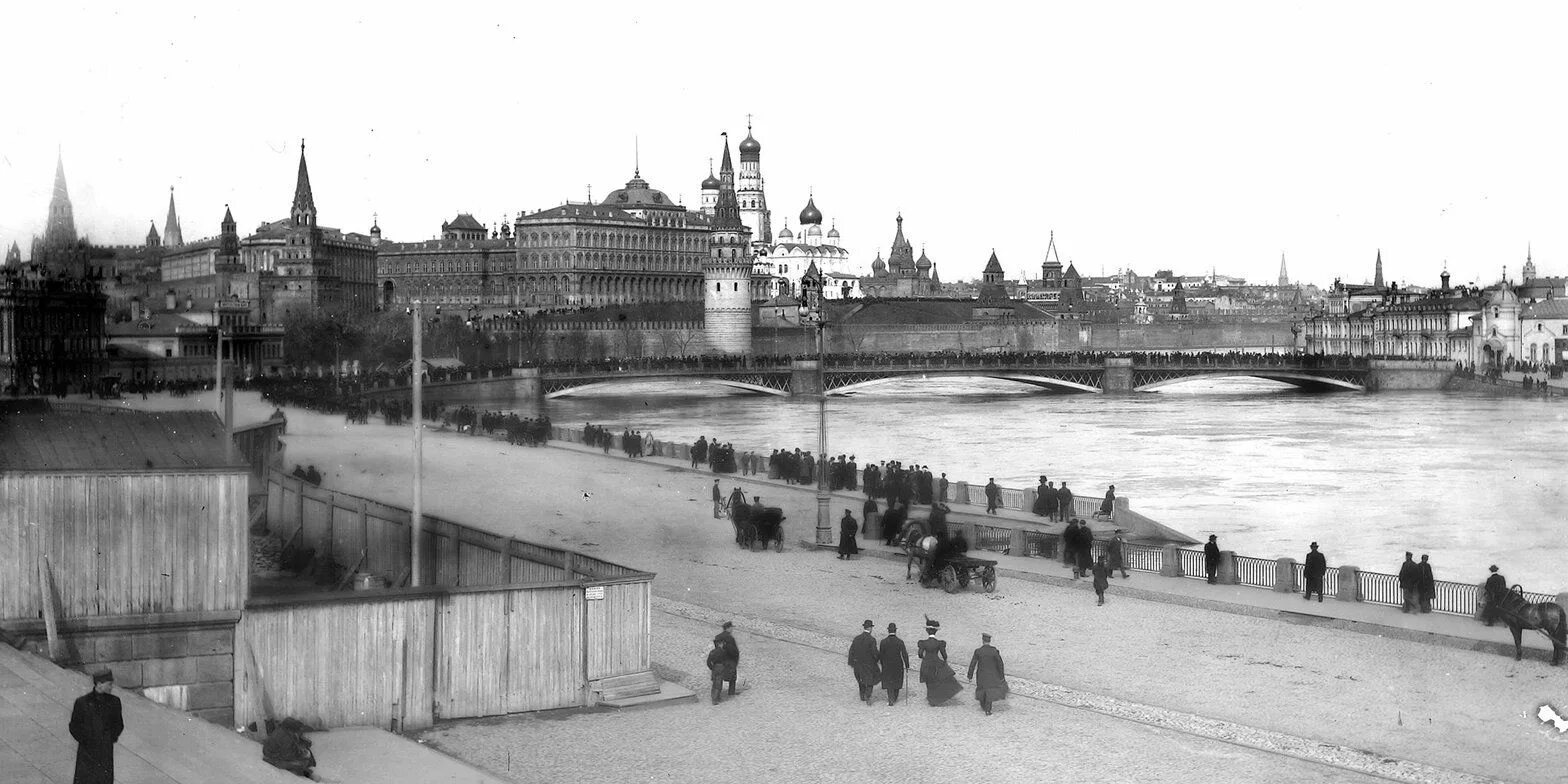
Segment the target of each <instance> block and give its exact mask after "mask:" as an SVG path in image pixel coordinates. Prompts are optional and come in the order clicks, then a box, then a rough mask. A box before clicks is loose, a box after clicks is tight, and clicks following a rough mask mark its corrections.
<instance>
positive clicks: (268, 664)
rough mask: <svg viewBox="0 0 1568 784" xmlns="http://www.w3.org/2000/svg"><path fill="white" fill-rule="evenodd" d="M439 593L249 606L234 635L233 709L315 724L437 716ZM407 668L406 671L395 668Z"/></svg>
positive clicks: (247, 718) (424, 722) (245, 720)
mask: <svg viewBox="0 0 1568 784" xmlns="http://www.w3.org/2000/svg"><path fill="white" fill-rule="evenodd" d="M438 598H439V597H436V596H415V597H388V598H387V599H385V600H379V601H352V602H314V603H308V604H294V605H288V606H282V607H266V608H256V609H250V610H247V611H246V612H245V615H244V617H243V618H242V619H241V620H240V623H239V626H238V627H237V628H236V629H235V635H234V718H235V723H236V724H237V725H239V726H245V725H248V724H250V723H251V722H255V723H256V724H257V726H262V725H263V720H264V719H266V718H268V716H266V715H265V711H264V708H263V704H264V703H263V700H262V689H263V688H265V689H266V697H267V700H268V701H269V702H270V704H271V706H272V712H273V716H271V718H274V719H277V718H282V717H284V716H294V717H295V718H298V719H300V720H301V721H303V722H305V723H306V724H310V725H311V726H315V727H351V726H377V727H384V728H385V727H390V726H391V723H392V720H393V719H394V718H398V719H399V720H400V723H401V724H402V725H404V726H407V727H409V728H419V727H428V726H430V725H431V724H432V721H433V716H432V713H431V700H430V695H431V688H432V682H433V663H434V661H435V656H434V653H433V650H432V647H431V646H432V643H433V640H434V632H433V627H434V625H435V614H436V612H437V603H438ZM399 674H401V677H399Z"/></svg>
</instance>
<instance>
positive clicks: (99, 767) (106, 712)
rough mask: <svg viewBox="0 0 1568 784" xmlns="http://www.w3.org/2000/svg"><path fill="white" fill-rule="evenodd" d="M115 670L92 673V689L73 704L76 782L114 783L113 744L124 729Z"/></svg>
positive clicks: (87, 783) (93, 783)
mask: <svg viewBox="0 0 1568 784" xmlns="http://www.w3.org/2000/svg"><path fill="white" fill-rule="evenodd" d="M112 691H114V673H112V672H110V671H109V670H99V671H97V672H95V673H93V690H92V691H90V692H88V693H86V694H84V695H82V696H80V697H77V698H76V703H75V704H73V705H72V706H71V725H70V727H71V737H73V738H75V739H76V744H77V745H76V778H75V782H76V784H114V744H115V743H116V742H117V741H119V740H120V733H122V732H124V731H125V720H124V718H123V717H122V716H121V715H120V698H119V697H116V696H114V695H113V694H110V692H112Z"/></svg>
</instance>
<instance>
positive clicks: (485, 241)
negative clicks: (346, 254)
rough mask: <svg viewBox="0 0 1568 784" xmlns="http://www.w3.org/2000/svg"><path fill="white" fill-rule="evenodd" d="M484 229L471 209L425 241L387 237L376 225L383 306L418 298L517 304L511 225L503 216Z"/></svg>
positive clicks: (440, 302)
mask: <svg viewBox="0 0 1568 784" xmlns="http://www.w3.org/2000/svg"><path fill="white" fill-rule="evenodd" d="M485 232H486V228H485V226H484V224H482V223H480V222H479V221H478V220H476V219H475V218H474V216H472V215H469V214H467V213H460V214H459V215H458V216H457V217H456V218H453V219H452V220H450V221H445V222H443V223H442V224H441V238H440V239H432V240H425V241H423V242H387V241H383V240H382V239H381V227H380V225H372V226H371V228H370V236H371V238H372V243H373V244H374V245H375V248H376V279H377V281H379V286H380V291H381V306H382V307H384V308H391V307H404V306H406V305H407V304H408V303H409V302H411V301H413V300H415V299H418V300H420V301H421V302H424V303H429V304H435V305H445V306H447V307H453V308H457V307H468V308H480V309H483V308H512V307H514V306H516V305H517V304H518V303H517V300H518V299H519V292H518V284H517V278H516V275H515V274H514V273H515V268H516V265H517V245H516V243H515V242H514V241H513V237H512V227H511V226H510V225H508V224H506V223H505V222H503V223H502V224H501V228H500V230H499V231H495V232H491V234H490V236H489V237H486V235H485Z"/></svg>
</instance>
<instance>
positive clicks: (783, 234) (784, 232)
mask: <svg viewBox="0 0 1568 784" xmlns="http://www.w3.org/2000/svg"><path fill="white" fill-rule="evenodd" d="M792 239H795V232H793V231H790V230H789V221H785V222H784V228H782V229H779V241H780V242H783V241H784V240H792Z"/></svg>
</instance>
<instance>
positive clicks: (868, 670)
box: [849, 619, 882, 705]
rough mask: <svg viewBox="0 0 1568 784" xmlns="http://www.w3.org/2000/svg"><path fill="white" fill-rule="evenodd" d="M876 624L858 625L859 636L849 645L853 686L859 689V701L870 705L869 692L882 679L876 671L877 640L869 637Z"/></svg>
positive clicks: (868, 620)
mask: <svg viewBox="0 0 1568 784" xmlns="http://www.w3.org/2000/svg"><path fill="white" fill-rule="evenodd" d="M875 626H876V624H874V623H872V622H871V621H870V619H867V620H866V621H865V622H864V623H862V624H860V634H857V635H855V639H854V640H853V641H852V642H850V644H849V667H850V669H852V670H854V671H855V685H856V686H859V687H860V701H861V702H864V703H865V704H867V705H870V704H871V690H872V689H875V688H876V686H877V679H878V678H880V677H882V673H881V672H879V671H878V669H877V664H878V661H879V659H878V656H877V638H876V637H873V636H872V635H871V629H872V628H873V627H875Z"/></svg>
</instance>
